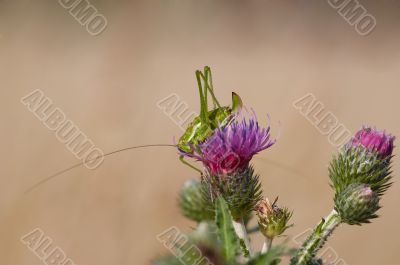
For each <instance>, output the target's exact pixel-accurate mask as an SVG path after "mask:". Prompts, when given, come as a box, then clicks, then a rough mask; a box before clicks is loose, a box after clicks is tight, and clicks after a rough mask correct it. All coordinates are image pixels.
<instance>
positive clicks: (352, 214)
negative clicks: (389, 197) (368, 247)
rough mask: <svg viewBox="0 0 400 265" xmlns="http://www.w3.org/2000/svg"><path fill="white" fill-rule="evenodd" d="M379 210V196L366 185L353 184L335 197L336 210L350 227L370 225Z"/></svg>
mask: <svg viewBox="0 0 400 265" xmlns="http://www.w3.org/2000/svg"><path fill="white" fill-rule="evenodd" d="M379 208H380V207H379V196H378V194H376V193H375V192H374V191H373V190H372V189H371V188H370V187H369V186H368V185H366V184H356V183H354V184H351V185H350V186H348V187H347V188H346V189H345V190H344V191H343V192H341V193H339V194H338V195H337V196H336V197H335V210H336V211H337V212H338V214H339V215H340V218H341V220H342V221H343V222H345V223H347V224H350V225H354V224H357V225H360V224H362V223H369V222H370V220H371V219H373V218H376V217H378V216H377V215H376V211H377V210H379Z"/></svg>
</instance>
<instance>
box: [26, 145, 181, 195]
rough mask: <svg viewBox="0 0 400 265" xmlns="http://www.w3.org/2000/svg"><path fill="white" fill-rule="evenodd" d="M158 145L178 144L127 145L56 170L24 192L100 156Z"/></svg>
mask: <svg viewBox="0 0 400 265" xmlns="http://www.w3.org/2000/svg"><path fill="white" fill-rule="evenodd" d="M157 146H162V147H164V146H168V147H176V145H173V144H146V145H137V146H131V147H126V148H122V149H118V150H115V151H112V152H109V153H106V154H104V155H102V156H97V157H95V158H92V159H89V160H87V161H85V162H81V163H78V164H75V165H72V166H70V167H68V168H66V169H63V170H61V171H58V172H56V173H54V174H52V175H50V176H48V177H46V178H44V179H42V180H41V181H39V182H38V183H36V184H35V185H33V186H32V187H30V188H29V189H27V190H26V191H25V192H24V193H25V194H26V193H28V192H30V191H32V190H34V189H36V188H37V187H39V186H40V185H42V184H44V183H46V182H48V181H50V180H52V179H53V178H55V177H57V176H59V175H61V174H63V173H65V172H68V171H70V170H72V169H74V168H77V167H79V166H82V165H83V164H85V163H87V162H90V161H94V160H96V159H98V158H100V157H105V156H110V155H113V154H116V153H120V152H123V151H127V150H132V149H138V148H146V147H157Z"/></svg>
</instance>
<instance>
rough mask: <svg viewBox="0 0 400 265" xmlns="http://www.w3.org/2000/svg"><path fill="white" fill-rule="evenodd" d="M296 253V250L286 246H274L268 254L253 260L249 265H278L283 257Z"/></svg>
mask: <svg viewBox="0 0 400 265" xmlns="http://www.w3.org/2000/svg"><path fill="white" fill-rule="evenodd" d="M294 252H295V250H294V249H292V248H289V247H287V246H285V245H277V246H273V247H272V248H271V249H270V250H268V252H267V253H265V254H260V255H257V256H255V257H254V258H252V259H251V260H250V261H249V262H248V263H247V265H277V264H279V262H280V261H281V257H282V256H286V255H293V254H294Z"/></svg>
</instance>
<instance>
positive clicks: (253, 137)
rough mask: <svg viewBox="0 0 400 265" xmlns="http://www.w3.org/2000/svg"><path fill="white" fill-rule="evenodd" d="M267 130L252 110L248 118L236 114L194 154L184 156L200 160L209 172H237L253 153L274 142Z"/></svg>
mask: <svg viewBox="0 0 400 265" xmlns="http://www.w3.org/2000/svg"><path fill="white" fill-rule="evenodd" d="M269 132H270V126H267V127H266V128H261V127H260V126H259V124H258V121H257V117H256V116H255V114H254V113H253V115H251V117H249V118H248V119H246V118H244V117H242V115H241V114H239V115H237V116H236V117H234V119H233V120H232V121H231V122H230V123H229V124H228V125H226V126H225V127H223V128H221V127H219V128H217V129H216V130H215V131H214V133H213V134H212V135H211V136H210V137H209V138H208V139H207V140H206V141H205V142H203V143H202V144H200V145H199V147H198V148H196V150H195V152H194V154H186V155H187V156H192V157H194V158H197V159H198V160H199V161H202V162H203V164H204V165H205V167H206V168H207V169H208V170H209V171H210V173H211V174H212V175H218V174H230V173H233V172H238V171H240V170H243V169H245V168H246V167H247V166H248V164H249V162H250V160H251V159H252V157H253V156H254V155H255V154H257V153H258V152H260V151H262V150H265V149H267V148H269V147H270V146H272V145H273V144H275V142H276V140H275V139H271V137H270V133H269ZM184 155H185V154H184Z"/></svg>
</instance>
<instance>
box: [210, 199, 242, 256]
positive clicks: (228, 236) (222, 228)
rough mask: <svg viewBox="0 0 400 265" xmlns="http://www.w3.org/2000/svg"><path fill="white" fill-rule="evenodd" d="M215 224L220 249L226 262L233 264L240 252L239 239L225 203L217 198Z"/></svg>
mask: <svg viewBox="0 0 400 265" xmlns="http://www.w3.org/2000/svg"><path fill="white" fill-rule="evenodd" d="M215 209H216V214H215V222H216V224H217V228H218V229H217V231H218V236H219V239H220V240H221V243H222V249H223V253H224V256H225V258H226V259H227V261H228V262H233V261H234V260H235V258H236V256H237V255H238V254H239V251H240V243H239V238H238V237H237V235H236V233H235V229H234V228H233V223H232V215H231V213H230V211H229V208H228V205H227V203H226V201H225V200H224V199H223V198H221V197H219V198H218V199H217V200H216V202H215Z"/></svg>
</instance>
